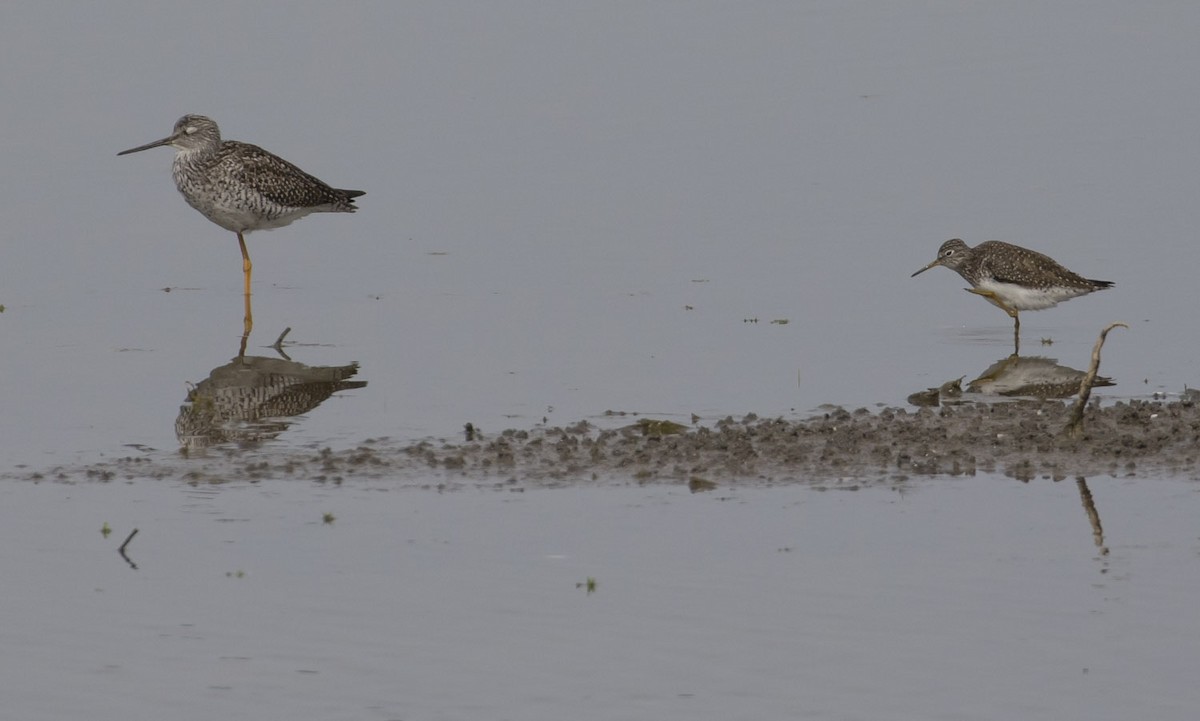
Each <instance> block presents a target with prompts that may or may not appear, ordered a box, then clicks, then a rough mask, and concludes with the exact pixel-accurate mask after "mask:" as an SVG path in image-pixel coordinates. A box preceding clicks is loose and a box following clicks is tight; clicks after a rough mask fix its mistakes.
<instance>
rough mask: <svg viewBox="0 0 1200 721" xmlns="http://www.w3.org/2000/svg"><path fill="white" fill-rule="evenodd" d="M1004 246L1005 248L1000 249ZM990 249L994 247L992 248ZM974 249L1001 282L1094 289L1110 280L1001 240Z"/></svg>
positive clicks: (982, 266) (985, 269) (988, 271)
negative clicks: (1086, 275)
mask: <svg viewBox="0 0 1200 721" xmlns="http://www.w3.org/2000/svg"><path fill="white" fill-rule="evenodd" d="M1001 248H1003V252H996V251H998V250H1000V249H1001ZM989 249H992V251H991V252H988V251H989ZM974 252H975V253H978V254H981V257H983V258H984V260H983V261H982V262H981V264H980V269H981V270H982V271H983V275H985V276H987V275H990V276H991V277H992V278H994V279H995V280H997V281H998V282H1001V283H1013V284H1016V285H1022V286H1027V287H1043V286H1046V285H1049V284H1050V283H1051V281H1052V282H1053V284H1054V285H1059V286H1065V287H1070V288H1087V289H1093V288H1095V287H1096V283H1105V282H1106V281H1089V280H1088V279H1086V278H1084V277H1083V276H1080V275H1077V274H1076V273H1073V272H1071V271H1070V270H1067V269H1066V268H1064V267H1063V266H1061V265H1059V264H1058V262H1056V261H1055V260H1054V259H1053V258H1051V257H1050V256H1048V255H1044V254H1042V253H1039V252H1037V251H1036V250H1029V249H1028V248H1022V247H1021V246H1019V245H1013V244H1011V243H1003V242H1001V241H998V240H988V241H985V242H983V243H980V244H979V245H977V246H976V247H975V249H974Z"/></svg>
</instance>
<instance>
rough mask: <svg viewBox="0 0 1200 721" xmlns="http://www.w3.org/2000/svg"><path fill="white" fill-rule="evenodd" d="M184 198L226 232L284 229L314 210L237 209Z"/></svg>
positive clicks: (216, 202)
mask: <svg viewBox="0 0 1200 721" xmlns="http://www.w3.org/2000/svg"><path fill="white" fill-rule="evenodd" d="M184 198H185V199H186V200H187V201H188V204H189V205H191V206H192V207H193V208H195V209H196V210H198V211H200V213H201V214H203V215H204V217H205V218H208V219H209V220H211V221H212V222H214V223H216V224H217V225H219V226H221V227H222V228H224V229H225V230H231V231H233V232H235V233H246V232H249V231H251V230H272V229H274V228H282V227H283V226H285V225H288V224H290V223H291V222H292V221H294V220H298V219H300V218H303V217H304V216H306V215H308V214H309V213H311V212H313V209H312V208H284V207H281V206H274V207H272V208H270V209H265V208H257V207H255V208H245V207H235V206H231V205H226V204H224V203H221V202H220V201H212V200H207V199H201V200H196V201H193V199H192V198H191V197H189V196H188V195H186V194H185V195H184Z"/></svg>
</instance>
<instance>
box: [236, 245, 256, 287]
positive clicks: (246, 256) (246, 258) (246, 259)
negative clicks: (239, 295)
mask: <svg viewBox="0 0 1200 721" xmlns="http://www.w3.org/2000/svg"><path fill="white" fill-rule="evenodd" d="M237 237H238V245H239V246H241V249H242V273H244V274H245V276H246V295H250V269H251V268H253V267H254V265H253V264H252V263H251V262H250V253H248V252H247V251H246V239H245V238H243V237H242V234H241V233H238V234H237Z"/></svg>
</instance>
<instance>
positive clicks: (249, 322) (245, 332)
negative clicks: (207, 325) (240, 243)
mask: <svg viewBox="0 0 1200 721" xmlns="http://www.w3.org/2000/svg"><path fill="white" fill-rule="evenodd" d="M246 283H247V285H246V290H247V291H249V290H250V286H249V283H250V276H246ZM242 298H244V299H245V302H246V315H245V316H243V318H242V349H241V352H239V353H238V357H239V358H240V357H241V356H242V355H244V354H245V353H246V340H247V339H248V338H249V337H250V331H252V330H254V311H253V310H251V308H250V293H249V292H247V293H246V294H245V295H243V296H242Z"/></svg>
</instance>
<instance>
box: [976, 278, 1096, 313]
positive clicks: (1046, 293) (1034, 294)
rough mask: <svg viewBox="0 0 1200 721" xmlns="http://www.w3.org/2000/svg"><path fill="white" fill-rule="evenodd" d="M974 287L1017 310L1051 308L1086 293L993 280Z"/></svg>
mask: <svg viewBox="0 0 1200 721" xmlns="http://www.w3.org/2000/svg"><path fill="white" fill-rule="evenodd" d="M976 287H977V288H978V289H979V290H984V291H988V292H989V293H992V294H993V295H995V296H996V297H997V298H998V299H1000V300H1002V301H1004V304H1005V305H1007V306H1009V307H1010V308H1016V309H1017V310H1044V309H1046V308H1053V307H1054V306H1056V305H1058V304H1059V303H1061V302H1063V301H1064V300H1070V299H1071V298H1076V297H1078V296H1081V295H1083V294H1085V293H1087V291H1086V290H1084V289H1082V288H1027V287H1025V286H1021V285H1013V284H1011V283H997V282H996V281H994V280H984V281H981V282H980V283H979V285H977V286H976Z"/></svg>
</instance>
